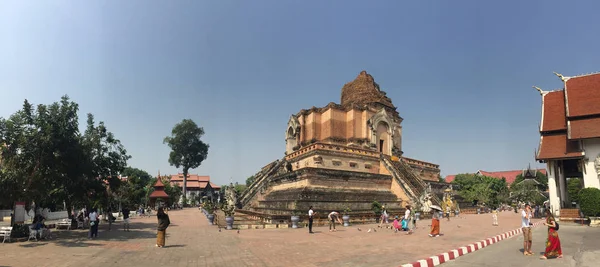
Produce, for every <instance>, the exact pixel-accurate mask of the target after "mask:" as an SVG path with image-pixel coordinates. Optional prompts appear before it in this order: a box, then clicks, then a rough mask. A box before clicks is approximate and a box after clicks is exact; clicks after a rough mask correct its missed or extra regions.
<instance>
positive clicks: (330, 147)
mask: <svg viewBox="0 0 600 267" xmlns="http://www.w3.org/2000/svg"><path fill="white" fill-rule="evenodd" d="M313 150H329V151H337V152H343V153H350V154H355V155H360V156H367V157H379V152H376V151H373V150H368V149H362V148H356V147H347V146H342V145H335V144H325V143H314V144H310V145H307V146H304V147H301V148H300V149H298V150H296V151H294V152H293V153H290V154H289V155H287V156H285V159H286V160H288V161H289V160H291V159H294V158H297V157H299V156H301V155H304V154H306V153H308V152H311V151H313Z"/></svg>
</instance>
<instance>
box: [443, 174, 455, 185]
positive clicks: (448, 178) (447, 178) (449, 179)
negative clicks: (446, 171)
mask: <svg viewBox="0 0 600 267" xmlns="http://www.w3.org/2000/svg"><path fill="white" fill-rule="evenodd" d="M454 178H456V175H446V178H444V181H445V182H446V183H451V182H452V181H454Z"/></svg>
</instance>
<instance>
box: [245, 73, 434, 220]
mask: <svg viewBox="0 0 600 267" xmlns="http://www.w3.org/2000/svg"><path fill="white" fill-rule="evenodd" d="M402 121H403V118H402V117H400V114H399V113H398V111H397V108H396V107H395V106H394V104H393V103H392V100H391V99H390V98H389V97H387V96H386V93H385V92H384V91H382V90H381V88H380V87H379V85H378V84H377V83H376V82H375V80H374V78H373V76H371V75H370V74H368V73H367V72H366V71H362V72H361V73H360V74H359V75H358V77H356V79H355V80H354V81H351V82H349V83H346V84H345V85H344V86H343V87H342V90H341V102H340V104H336V103H333V102H331V103H329V104H328V105H327V106H325V107H322V108H317V107H312V108H311V109H303V110H300V111H299V112H298V113H296V114H293V115H291V117H290V119H289V120H288V123H287V127H286V131H285V138H286V139H285V141H286V150H285V154H286V155H285V157H284V158H282V159H280V160H276V161H274V162H272V163H270V164H268V165H267V166H265V167H263V168H262V169H261V170H260V171H259V172H258V173H257V174H256V175H255V176H254V177H255V181H254V183H253V184H251V185H250V187H249V188H248V189H247V190H246V191H245V192H244V193H243V194H242V196H241V197H240V198H239V203H238V209H239V210H240V212H243V211H250V212H252V213H253V214H270V215H288V214H290V213H291V211H293V210H296V211H298V210H301V211H306V210H308V207H309V206H314V208H315V210H317V211H332V210H337V211H342V210H345V209H350V210H352V212H353V213H357V214H361V213H362V214H367V213H372V211H371V205H372V203H373V201H378V202H380V203H382V204H384V205H386V207H387V209H388V210H392V211H394V210H396V211H400V210H402V209H403V207H404V206H405V205H406V204H409V203H410V204H413V205H418V204H419V203H425V202H428V201H429V203H431V202H433V203H434V204H439V199H438V198H437V197H436V196H434V195H432V194H430V193H431V186H430V185H428V184H427V182H431V183H436V182H438V177H439V174H440V169H439V165H436V164H433V163H429V162H425V161H420V160H416V159H411V158H407V157H405V156H404V155H403V154H404V153H403V151H402V126H401V123H402Z"/></svg>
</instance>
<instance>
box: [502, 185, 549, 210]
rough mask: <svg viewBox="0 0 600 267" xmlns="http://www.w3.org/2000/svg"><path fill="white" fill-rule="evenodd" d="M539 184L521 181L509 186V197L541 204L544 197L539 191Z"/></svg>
mask: <svg viewBox="0 0 600 267" xmlns="http://www.w3.org/2000/svg"><path fill="white" fill-rule="evenodd" d="M540 187H541V186H540V185H539V184H536V183H534V182H533V181H522V182H521V183H518V184H514V183H513V185H512V186H511V187H510V192H511V199H512V200H514V201H518V202H528V203H534V204H536V205H541V204H542V203H544V201H545V200H546V197H545V196H544V195H543V194H542V191H540V189H539V188H540Z"/></svg>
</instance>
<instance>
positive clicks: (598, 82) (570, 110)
mask: <svg viewBox="0 0 600 267" xmlns="http://www.w3.org/2000/svg"><path fill="white" fill-rule="evenodd" d="M565 92H566V97H567V115H568V116H569V117H577V116H587V115H600V104H598V103H600V73H596V74H590V75H583V76H579V77H572V78H570V79H569V80H567V82H565Z"/></svg>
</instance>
